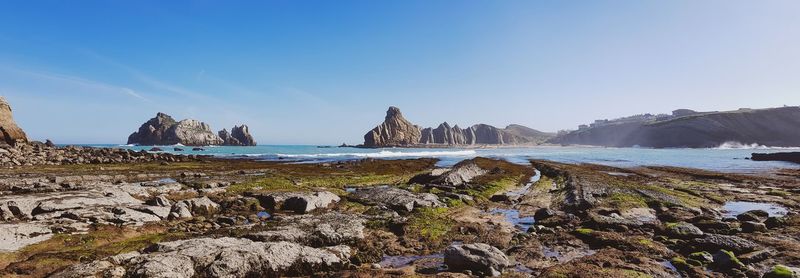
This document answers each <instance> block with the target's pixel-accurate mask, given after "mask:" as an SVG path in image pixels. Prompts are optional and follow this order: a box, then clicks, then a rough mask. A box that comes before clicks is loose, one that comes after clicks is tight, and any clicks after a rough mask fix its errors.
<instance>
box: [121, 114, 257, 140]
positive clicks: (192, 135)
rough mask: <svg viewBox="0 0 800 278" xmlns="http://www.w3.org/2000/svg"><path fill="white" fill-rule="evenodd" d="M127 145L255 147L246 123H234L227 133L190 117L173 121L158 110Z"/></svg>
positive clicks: (131, 137)
mask: <svg viewBox="0 0 800 278" xmlns="http://www.w3.org/2000/svg"><path fill="white" fill-rule="evenodd" d="M128 144H137V145H146V146H153V145H158V146H165V145H176V144H181V145H184V146H211V145H226V146H255V145H256V141H255V140H254V139H253V136H251V135H250V131H249V129H248V127H247V126H246V125H242V126H234V127H233V129H231V132H230V133H229V132H228V131H227V130H226V129H223V130H221V131H219V132H218V133H214V132H213V131H212V130H211V127H210V126H209V125H208V124H206V123H204V122H200V121H197V120H193V119H185V120H181V121H175V119H173V118H172V117H171V116H169V115H167V114H164V113H158V114H156V116H155V117H154V118H152V119H150V120H148V121H147V122H145V123H144V124H142V125H141V126H140V127H139V130H138V131H136V132H134V133H132V134H131V135H130V136H128Z"/></svg>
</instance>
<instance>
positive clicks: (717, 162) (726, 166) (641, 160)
mask: <svg viewBox="0 0 800 278" xmlns="http://www.w3.org/2000/svg"><path fill="white" fill-rule="evenodd" d="M87 146H93V147H114V148H127V149H132V150H137V151H138V150H149V149H151V148H152V147H153V146H129V145H110V144H105V145H87ZM175 147H176V146H159V148H161V149H163V150H164V151H165V152H169V153H181V154H203V155H213V156H218V157H228V158H254V159H260V160H266V161H284V162H291V163H317V162H336V161H342V160H356V159H363V158H375V159H409V158H420V157H432V158H437V159H439V160H440V161H439V163H438V164H439V166H443V167H446V166H451V165H453V164H456V163H458V162H459V161H462V160H464V159H469V158H473V157H476V156H481V157H490V158H499V159H505V160H508V161H510V162H513V163H521V164H525V163H528V160H530V159H547V160H553V161H558V162H566V163H595V164H603V165H609V166H617V167H635V166H651V165H658V166H678V167H690V168H699V169H706V170H712V171H720V172H737V173H761V172H769V171H772V170H775V169H778V168H795V169H797V168H800V165H797V164H793V163H788V162H762V161H751V160H749V159H745V158H747V157H750V154H751V153H753V152H764V153H772V152H780V151H800V148H767V147H759V146H738V145H734V146H727V145H725V146H721V147H719V148H709V149H649V148H604V147H572V146H567V147H563V146H536V147H520V148H480V149H470V148H382V149H362V148H351V147H342V148H339V147H318V146H310V145H262V146H255V147H230V146H209V147H203V149H204V150H203V151H192V147H183V146H177V147H179V148H182V149H184V151H180V152H176V151H174V150H173V148H175Z"/></svg>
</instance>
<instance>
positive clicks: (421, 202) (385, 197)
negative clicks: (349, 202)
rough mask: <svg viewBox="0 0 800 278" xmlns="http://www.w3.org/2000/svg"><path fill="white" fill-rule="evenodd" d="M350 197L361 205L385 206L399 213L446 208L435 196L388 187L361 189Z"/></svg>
mask: <svg viewBox="0 0 800 278" xmlns="http://www.w3.org/2000/svg"><path fill="white" fill-rule="evenodd" d="M350 197H351V198H353V199H355V200H356V201H358V202H361V203H366V204H368V205H383V206H386V207H389V208H390V209H392V210H395V211H398V212H411V211H413V210H414V209H415V208H418V207H441V206H444V204H442V202H440V201H439V198H438V197H436V195H434V194H430V193H420V194H416V193H412V192H410V191H406V190H402V189H398V188H394V187H388V186H380V187H373V188H367V189H359V190H356V192H354V193H352V194H350Z"/></svg>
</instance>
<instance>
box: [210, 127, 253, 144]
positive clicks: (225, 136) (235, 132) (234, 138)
mask: <svg viewBox="0 0 800 278" xmlns="http://www.w3.org/2000/svg"><path fill="white" fill-rule="evenodd" d="M217 134H218V135H219V137H220V138H222V141H223V145H226V146H255V145H256V140H255V139H253V136H252V135H250V130H249V128H248V127H247V125H241V126H233V128H232V129H231V132H228V130H227V129H222V130H220V131H219V133H217Z"/></svg>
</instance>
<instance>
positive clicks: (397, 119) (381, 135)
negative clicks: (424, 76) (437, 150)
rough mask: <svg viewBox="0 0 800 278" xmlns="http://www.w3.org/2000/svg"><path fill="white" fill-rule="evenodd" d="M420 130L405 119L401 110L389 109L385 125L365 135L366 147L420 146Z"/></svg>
mask: <svg viewBox="0 0 800 278" xmlns="http://www.w3.org/2000/svg"><path fill="white" fill-rule="evenodd" d="M420 138H422V133H421V132H420V128H419V127H418V126H416V125H414V124H412V123H411V122H409V121H408V120H406V118H404V117H403V113H402V112H400V108H397V107H394V106H392V107H389V110H388V111H386V118H385V119H384V121H383V123H382V124H380V125H378V126H376V127H375V128H373V129H372V130H370V131H369V132H367V134H366V135H364V146H366V147H402V146H411V145H415V144H419V141H420Z"/></svg>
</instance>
